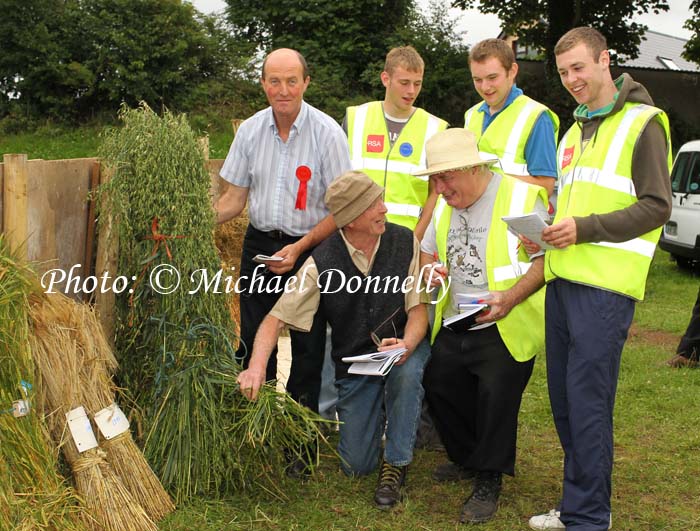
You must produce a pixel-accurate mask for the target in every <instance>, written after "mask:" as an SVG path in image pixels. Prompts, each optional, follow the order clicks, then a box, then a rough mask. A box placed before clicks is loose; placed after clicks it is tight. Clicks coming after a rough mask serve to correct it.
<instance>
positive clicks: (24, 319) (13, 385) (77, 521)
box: [0, 234, 91, 531]
mask: <svg viewBox="0 0 700 531" xmlns="http://www.w3.org/2000/svg"><path fill="white" fill-rule="evenodd" d="M40 288H41V286H40V285H39V283H38V282H37V281H36V279H35V276H34V274H33V272H32V271H31V270H30V269H29V268H28V267H27V265H26V264H23V263H21V262H20V261H19V260H18V259H17V257H16V256H15V255H14V254H13V253H12V252H11V251H10V249H9V246H8V245H7V242H6V240H5V238H4V236H3V235H2V234H0V410H2V412H1V413H0V530H3V531H5V530H8V531H9V530H13V531H17V530H20V531H21V530H32V531H34V530H61V531H80V530H85V529H87V528H88V526H87V525H86V524H87V523H89V522H90V521H91V519H90V517H89V516H88V515H87V514H86V513H85V511H84V508H83V507H82V506H81V505H80V503H79V500H78V497H77V496H76V493H75V491H74V490H73V489H72V488H71V487H69V486H68V485H67V483H66V481H65V478H63V477H62V476H61V474H60V473H59V472H58V469H59V467H58V452H57V450H56V447H55V446H54V445H53V444H52V443H51V439H50V437H49V434H48V432H47V430H46V427H45V422H44V416H43V414H42V412H41V409H40V407H38V400H37V398H38V397H37V388H39V387H40V386H41V382H40V381H37V380H38V378H37V375H36V371H35V366H34V361H33V359H32V357H31V352H30V349H29V337H30V331H29V320H28V312H29V298H30V297H31V296H32V294H36V293H37V292H38V290H39V289H40ZM20 400H21V401H23V403H24V404H25V407H26V411H25V413H26V414H24V416H15V414H14V410H15V408H14V407H13V403H15V402H17V401H20Z"/></svg>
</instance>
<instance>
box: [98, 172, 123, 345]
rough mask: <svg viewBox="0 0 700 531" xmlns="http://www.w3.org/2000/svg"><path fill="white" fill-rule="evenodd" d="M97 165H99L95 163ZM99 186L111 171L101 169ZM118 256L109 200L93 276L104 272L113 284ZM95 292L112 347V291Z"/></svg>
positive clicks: (100, 225)
mask: <svg viewBox="0 0 700 531" xmlns="http://www.w3.org/2000/svg"><path fill="white" fill-rule="evenodd" d="M97 164H99V163H97ZM99 175H100V182H101V184H105V183H107V182H109V179H110V177H111V171H109V170H108V169H106V168H105V169H103V170H102V171H101V172H99ZM118 256H119V234H118V232H117V231H116V230H115V227H114V217H113V215H112V212H111V208H110V199H109V198H107V199H106V201H105V203H103V206H102V210H101V212H100V217H99V220H98V232H97V257H96V258H95V276H96V277H97V278H98V279H100V278H102V275H103V274H104V273H105V272H106V273H107V274H108V275H109V277H110V278H111V282H110V285H111V283H112V282H114V277H115V276H116V274H117V258H118ZM100 291H101V290H95V310H96V311H97V315H98V316H99V318H100V322H101V323H102V329H103V330H104V332H105V336H106V337H107V339H108V340H109V343H110V345H112V346H113V345H114V330H115V319H116V316H115V312H114V301H115V295H114V291H112V290H111V289H109V290H106V292H105V293H100Z"/></svg>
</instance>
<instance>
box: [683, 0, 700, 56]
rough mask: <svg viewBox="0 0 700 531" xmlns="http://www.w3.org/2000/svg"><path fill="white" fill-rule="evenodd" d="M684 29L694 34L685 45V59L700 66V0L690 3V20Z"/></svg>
mask: <svg viewBox="0 0 700 531" xmlns="http://www.w3.org/2000/svg"><path fill="white" fill-rule="evenodd" d="M683 27H684V28H685V29H687V30H690V31H692V32H693V36H692V37H690V40H689V41H688V42H687V43H685V48H684V50H683V57H684V58H685V59H687V60H688V61H693V62H694V63H697V64H699V65H700V0H693V1H692V2H691V3H690V18H688V20H686V21H685V24H684V25H683Z"/></svg>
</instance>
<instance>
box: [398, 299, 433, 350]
mask: <svg viewBox="0 0 700 531" xmlns="http://www.w3.org/2000/svg"><path fill="white" fill-rule="evenodd" d="M427 330H428V311H427V309H426V307H425V304H418V305H416V306H414V307H413V308H411V309H410V310H409V311H408V320H407V321H406V327H405V328H404V334H403V341H404V343H405V344H406V348H407V349H408V351H409V352H413V351H414V350H415V348H416V347H417V346H418V343H420V342H421V341H422V340H423V338H424V337H425V333H426V332H427Z"/></svg>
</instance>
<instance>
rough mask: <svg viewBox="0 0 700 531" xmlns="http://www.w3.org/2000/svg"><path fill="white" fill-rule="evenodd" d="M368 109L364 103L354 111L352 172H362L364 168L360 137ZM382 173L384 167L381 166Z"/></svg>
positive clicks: (363, 129)
mask: <svg viewBox="0 0 700 531" xmlns="http://www.w3.org/2000/svg"><path fill="white" fill-rule="evenodd" d="M368 109H369V104H368V103H365V104H364V105H360V106H359V107H357V108H356V110H355V122H354V124H353V130H352V154H351V159H352V160H351V163H352V169H353V170H362V169H363V168H364V159H363V158H362V150H363V148H364V144H363V143H362V135H363V134H364V131H365V122H366V121H367V110H368ZM381 169H382V171H383V170H384V167H383V166H382V168H381Z"/></svg>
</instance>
